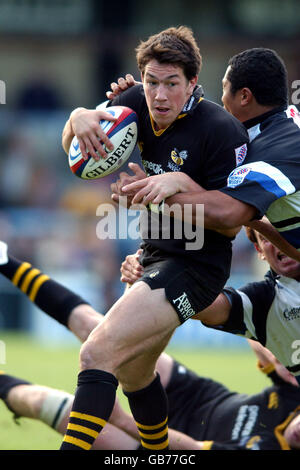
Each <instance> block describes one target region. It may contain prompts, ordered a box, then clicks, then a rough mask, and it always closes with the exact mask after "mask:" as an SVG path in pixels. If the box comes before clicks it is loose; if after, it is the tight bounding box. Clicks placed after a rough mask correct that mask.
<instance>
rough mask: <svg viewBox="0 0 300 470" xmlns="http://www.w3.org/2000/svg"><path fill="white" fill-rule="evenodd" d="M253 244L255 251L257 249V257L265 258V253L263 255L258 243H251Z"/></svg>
mask: <svg viewBox="0 0 300 470" xmlns="http://www.w3.org/2000/svg"><path fill="white" fill-rule="evenodd" d="M253 245H254V248H255V249H256V251H257V255H258V257H259V258H260V259H262V260H264V259H266V257H265V255H264V253H263V252H262V250H261V249H260V247H259V245H258V244H257V243H253Z"/></svg>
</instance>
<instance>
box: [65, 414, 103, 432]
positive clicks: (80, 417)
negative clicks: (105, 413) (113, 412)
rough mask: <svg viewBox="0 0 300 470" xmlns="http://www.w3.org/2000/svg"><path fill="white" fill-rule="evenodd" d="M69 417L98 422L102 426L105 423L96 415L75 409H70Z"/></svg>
mask: <svg viewBox="0 0 300 470" xmlns="http://www.w3.org/2000/svg"><path fill="white" fill-rule="evenodd" d="M70 418H79V419H84V420H85V421H90V422H91V423H96V424H100V426H102V427H103V428H104V426H105V425H106V421H105V420H104V419H101V418H97V416H92V415H86V414H85V413H77V411H71V413H70Z"/></svg>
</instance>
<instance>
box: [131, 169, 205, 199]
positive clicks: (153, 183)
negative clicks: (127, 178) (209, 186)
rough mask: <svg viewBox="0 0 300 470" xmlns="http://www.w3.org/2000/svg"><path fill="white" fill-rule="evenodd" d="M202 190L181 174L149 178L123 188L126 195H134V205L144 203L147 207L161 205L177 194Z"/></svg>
mask: <svg viewBox="0 0 300 470" xmlns="http://www.w3.org/2000/svg"><path fill="white" fill-rule="evenodd" d="M201 190H202V188H201V186H199V185H198V184H197V183H196V182H195V181H193V180H192V178H190V177H189V176H188V175H186V174H185V173H181V172H180V173H179V172H168V173H164V174H162V175H153V176H149V177H148V178H145V179H142V180H141V181H137V182H136V183H130V184H128V183H127V184H126V185H124V187H123V193H124V194H131V195H132V194H134V197H133V199H132V203H133V204H139V203H143V204H144V205H145V206H147V205H148V204H149V203H150V202H152V203H153V204H159V203H160V202H161V201H163V200H164V199H166V198H167V197H170V196H173V195H174V194H176V193H181V192H188V191H201Z"/></svg>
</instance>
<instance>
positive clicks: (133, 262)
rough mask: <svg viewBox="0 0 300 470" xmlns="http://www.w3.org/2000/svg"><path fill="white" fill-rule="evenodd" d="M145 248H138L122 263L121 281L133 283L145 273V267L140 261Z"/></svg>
mask: <svg viewBox="0 0 300 470" xmlns="http://www.w3.org/2000/svg"><path fill="white" fill-rule="evenodd" d="M142 252H143V250H141V249H140V250H138V251H137V252H136V253H135V254H134V255H128V256H126V258H125V261H123V263H122V264H121V268H120V271H121V278H120V279H121V281H122V282H125V283H127V284H130V285H132V284H133V283H134V282H135V281H137V280H138V279H139V278H140V277H141V276H142V274H143V272H144V269H143V267H142V266H141V264H140V263H139V257H140V255H141V254H142Z"/></svg>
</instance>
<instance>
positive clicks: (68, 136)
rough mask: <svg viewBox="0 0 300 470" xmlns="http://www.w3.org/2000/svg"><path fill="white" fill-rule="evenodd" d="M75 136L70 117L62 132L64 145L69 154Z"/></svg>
mask: <svg viewBox="0 0 300 470" xmlns="http://www.w3.org/2000/svg"><path fill="white" fill-rule="evenodd" d="M73 137H74V133H73V129H72V125H71V120H70V119H69V120H68V121H67V122H66V124H65V127H64V129H63V132H62V147H63V149H64V151H65V152H66V154H67V155H68V153H69V148H70V145H71V142H72V139H73Z"/></svg>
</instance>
